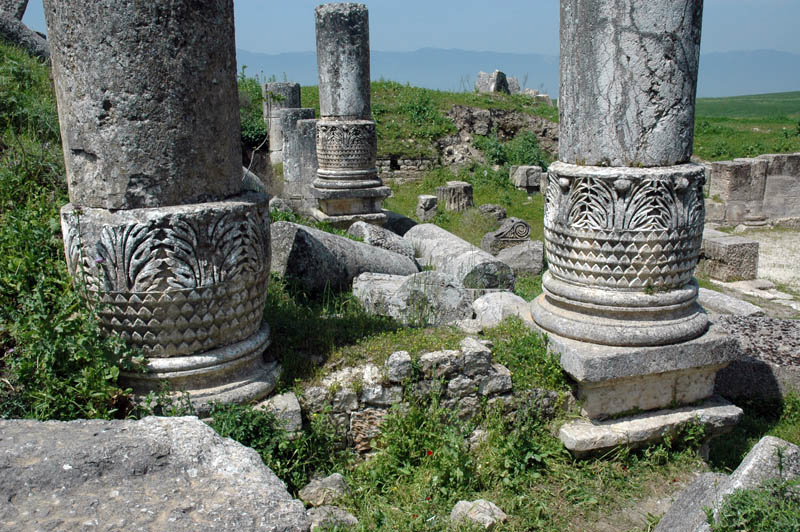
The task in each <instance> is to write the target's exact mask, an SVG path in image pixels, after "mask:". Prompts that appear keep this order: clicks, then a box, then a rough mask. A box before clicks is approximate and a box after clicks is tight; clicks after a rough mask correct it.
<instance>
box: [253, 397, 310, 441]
mask: <svg viewBox="0 0 800 532" xmlns="http://www.w3.org/2000/svg"><path fill="white" fill-rule="evenodd" d="M260 406H261V408H263V409H264V410H266V411H267V412H270V413H272V414H274V415H275V417H276V418H277V419H278V421H279V422H281V423H282V425H283V428H284V429H286V432H296V431H298V430H300V429H302V428H303V416H302V412H301V408H300V402H299V401H298V400H297V396H296V395H295V394H293V393H292V392H287V393H283V394H280V395H276V396H274V397H270V398H269V399H267V400H266V401H264V402H263V403H261V405H260Z"/></svg>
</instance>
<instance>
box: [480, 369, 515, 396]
mask: <svg viewBox="0 0 800 532" xmlns="http://www.w3.org/2000/svg"><path fill="white" fill-rule="evenodd" d="M512 389H513V385H512V382H511V372H510V371H509V370H508V368H507V367H505V366H504V365H502V364H492V369H491V371H490V372H489V374H488V375H486V377H485V378H484V379H483V381H481V384H480V387H479V388H478V393H480V394H481V395H502V394H506V393H509V392H511V390H512Z"/></svg>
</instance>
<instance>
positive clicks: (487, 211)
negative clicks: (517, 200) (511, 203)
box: [478, 203, 508, 222]
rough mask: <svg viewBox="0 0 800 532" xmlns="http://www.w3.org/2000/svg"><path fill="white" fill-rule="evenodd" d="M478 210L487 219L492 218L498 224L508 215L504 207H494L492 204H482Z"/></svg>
mask: <svg viewBox="0 0 800 532" xmlns="http://www.w3.org/2000/svg"><path fill="white" fill-rule="evenodd" d="M478 210H479V211H480V213H481V214H483V215H484V216H487V217H489V218H494V219H495V220H497V221H498V222H499V221H500V220H503V219H505V217H506V216H507V215H508V213H507V212H506V209H505V207H503V206H501V205H496V204H494V203H484V204H483V205H481V206H479V207H478Z"/></svg>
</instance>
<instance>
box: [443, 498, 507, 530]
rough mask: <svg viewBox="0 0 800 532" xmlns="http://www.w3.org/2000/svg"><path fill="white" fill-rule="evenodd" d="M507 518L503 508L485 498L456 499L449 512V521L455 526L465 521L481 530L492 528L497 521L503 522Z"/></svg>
mask: <svg viewBox="0 0 800 532" xmlns="http://www.w3.org/2000/svg"><path fill="white" fill-rule="evenodd" d="M507 519H508V516H507V515H506V514H505V512H504V511H503V510H501V509H500V508H498V507H497V505H496V504H494V503H493V502H491V501H487V500H485V499H478V500H475V501H458V502H457V503H456V505H455V506H454V507H453V510H452V511H451V512H450V522H451V523H453V524H454V525H455V526H458V525H459V524H463V522H464V521H466V522H467V523H469V524H470V526H473V527H478V528H482V529H483V530H492V529H493V528H494V527H495V526H496V525H497V523H504V522H505V521H506V520H507Z"/></svg>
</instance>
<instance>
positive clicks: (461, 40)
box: [23, 0, 800, 55]
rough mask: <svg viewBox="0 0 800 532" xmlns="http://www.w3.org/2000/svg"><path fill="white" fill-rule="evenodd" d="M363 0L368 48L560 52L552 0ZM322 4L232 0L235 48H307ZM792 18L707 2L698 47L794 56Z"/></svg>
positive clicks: (792, 10) (756, 2)
mask: <svg viewBox="0 0 800 532" xmlns="http://www.w3.org/2000/svg"><path fill="white" fill-rule="evenodd" d="M87 1H91V0H87ZM362 1H363V3H365V4H367V7H368V8H369V14H370V46H371V47H372V48H373V49H374V50H380V51H397V52H401V51H411V50H417V49H419V48H457V49H462V50H471V51H492V52H510V53H534V54H546V55H557V54H558V16H559V9H558V6H559V2H558V0H493V1H487V0H372V1H370V0H362ZM641 1H642V2H647V1H649V0H641ZM320 3H322V2H320V1H318V0H313V1H312V0H235V1H234V6H235V19H236V46H237V47H238V48H241V49H244V50H249V51H251V52H261V53H267V54H277V53H283V52H306V51H313V50H314V49H315V44H314V43H315V39H314V7H315V6H317V5H319V4H320ZM23 20H24V22H25V23H26V24H27V25H28V26H29V27H31V28H33V29H35V30H38V31H45V24H44V16H43V13H42V3H41V0H30V3H29V4H28V10H27V12H26V13H25V18H24V19H23ZM798 21H800V0H705V7H704V12H703V35H702V48H701V52H702V53H709V52H730V51H741V50H779V51H783V52H791V53H795V54H800V36H798Z"/></svg>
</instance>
